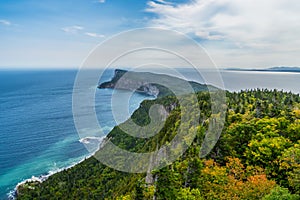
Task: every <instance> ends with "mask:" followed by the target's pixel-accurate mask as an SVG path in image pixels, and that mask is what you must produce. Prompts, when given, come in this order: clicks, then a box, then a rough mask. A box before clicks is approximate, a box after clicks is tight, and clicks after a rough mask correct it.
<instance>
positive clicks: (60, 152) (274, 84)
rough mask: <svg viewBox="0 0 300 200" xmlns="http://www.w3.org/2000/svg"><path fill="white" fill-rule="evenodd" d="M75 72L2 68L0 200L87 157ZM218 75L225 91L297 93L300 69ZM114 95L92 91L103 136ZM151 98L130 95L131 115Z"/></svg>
mask: <svg viewBox="0 0 300 200" xmlns="http://www.w3.org/2000/svg"><path fill="white" fill-rule="evenodd" d="M178 71H179V72H180V73H182V74H184V75H185V77H187V79H190V80H196V81H199V82H203V79H201V78H199V76H195V72H194V71H193V70H191V69H180V70H178ZM76 73H77V71H76V70H57V71H55V70H48V71H47V70H43V71H37V70H0V199H7V196H8V194H9V193H10V191H12V190H13V189H14V187H15V186H16V184H18V183H19V182H21V181H23V180H25V179H28V178H31V177H32V176H36V177H38V176H40V175H46V174H48V173H53V172H55V171H57V170H59V169H62V168H64V167H68V166H70V165H73V164H75V163H77V162H79V161H80V160H82V159H84V158H85V157H87V156H89V155H90V153H89V152H88V151H87V150H86V148H85V146H84V145H83V143H82V140H81V142H80V139H81V138H79V136H78V134H77V131H76V129H75V126H74V122H73V115H72V91H73V84H74V80H75V77H76ZM112 76H113V71H112V70H110V71H107V72H106V73H105V74H104V76H103V78H102V80H101V81H105V80H109V79H110V78H111V77H112ZM221 76H222V78H223V81H224V86H225V88H226V89H227V90H229V91H239V90H245V89H251V88H269V89H274V88H276V89H278V90H285V91H292V92H294V93H300V88H299V83H300V73H286V72H246V71H241V72H238V71H221ZM95 87H96V85H95ZM92 89H93V88H92ZM118 92H119V93H120V94H121V95H123V94H124V93H131V92H128V91H118ZM112 93H113V90H110V89H104V90H96V95H95V96H96V100H95V104H96V108H95V109H96V112H97V117H98V118H101V119H102V120H101V123H102V124H101V127H102V128H103V132H104V133H105V134H107V133H108V132H109V131H110V130H111V129H112V128H113V127H114V126H115V125H116V122H115V120H114V118H113V115H112V112H111V109H112V108H111V106H110V105H111V97H112ZM150 98H152V97H149V96H144V95H141V94H136V93H135V94H133V96H132V97H131V99H130V108H128V109H129V114H130V113H132V112H133V111H134V110H135V109H137V108H138V106H139V104H140V103H141V102H142V101H143V100H144V99H150ZM97 99H101V100H99V101H97ZM119 101H120V102H119V104H120V105H122V104H123V103H124V102H122V101H123V100H122V99H120V100H119ZM117 104H118V102H117ZM127 117H128V116H127ZM103 119H105V120H103Z"/></svg>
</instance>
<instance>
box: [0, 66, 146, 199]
mask: <svg viewBox="0 0 300 200" xmlns="http://www.w3.org/2000/svg"><path fill="white" fill-rule="evenodd" d="M76 73H77V72H76V71H75V70H74V71H71V70H69V71H0V199H6V198H7V193H9V192H10V191H11V190H13V189H14V187H15V186H16V184H17V183H19V182H21V181H23V180H24V179H28V178H31V177H32V176H40V175H42V174H44V175H45V174H47V173H49V172H50V173H51V172H53V171H56V170H59V169H61V168H63V167H67V166H70V165H72V164H74V163H76V162H78V161H80V160H81V159H84V158H85V157H86V156H88V155H89V152H88V151H87V150H86V149H85V147H84V145H83V144H82V143H80V142H79V139H80V138H79V136H78V134H77V132H76V129H75V127H74V122H73V116H72V90H73V84H74V79H75V76H76ZM112 75H113V71H108V72H106V74H105V76H103V80H108V79H110V78H111V76H112ZM120 92H121V93H126V91H120ZM111 95H112V90H109V89H106V90H96V111H97V113H98V117H99V118H101V119H105V120H102V122H101V123H102V124H101V127H104V129H105V130H103V131H104V133H108V132H109V131H110V130H111V129H112V128H113V127H114V126H115V125H116V124H115V122H114V120H113V116H112V114H111V107H110V106H109V105H110V102H111ZM97 97H101V101H97ZM145 98H146V97H145V96H142V95H140V94H134V95H133V97H132V98H131V107H130V109H129V110H130V112H132V111H133V110H135V109H136V108H137V107H138V106H139V104H140V102H141V101H142V100H143V99H145ZM148 98H149V97H148ZM98 99H99V98H98Z"/></svg>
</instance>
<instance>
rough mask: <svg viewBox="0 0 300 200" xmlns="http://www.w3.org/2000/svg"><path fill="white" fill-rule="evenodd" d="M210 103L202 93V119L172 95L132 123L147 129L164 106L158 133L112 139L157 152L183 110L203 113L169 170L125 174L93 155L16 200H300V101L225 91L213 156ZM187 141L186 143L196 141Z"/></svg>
mask: <svg viewBox="0 0 300 200" xmlns="http://www.w3.org/2000/svg"><path fill="white" fill-rule="evenodd" d="M217 92H218V91H216V93H217ZM185 98H186V99H187V101H188V100H189V96H188V95H187V96H186V97H185ZM210 98H211V96H210V93H209V92H197V101H198V102H197V103H196V102H194V103H195V105H196V106H199V109H200V110H201V113H200V115H197V113H194V112H197V109H195V110H183V109H182V108H181V106H180V105H179V102H178V100H177V99H176V97H174V96H166V97H161V98H157V99H155V100H145V101H143V102H142V103H141V105H140V107H139V108H138V109H137V110H136V111H135V112H134V113H133V115H132V116H131V118H132V120H133V121H134V122H135V123H137V124H139V125H146V124H148V123H150V118H149V115H148V113H149V108H150V107H151V105H154V104H160V105H164V107H165V109H166V110H167V111H168V113H169V114H168V117H167V118H166V121H165V124H164V126H163V128H162V129H161V130H160V131H159V133H158V134H156V135H154V136H153V137H149V138H136V137H133V136H130V135H128V134H127V133H125V132H123V131H122V129H121V128H120V127H118V126H116V127H115V128H114V129H113V130H112V131H111V132H110V133H109V134H108V136H107V138H110V141H111V142H113V143H114V144H115V145H117V146H118V147H120V148H122V149H126V150H128V151H131V152H138V153H140V152H151V151H153V150H155V149H157V148H159V147H160V146H162V145H164V144H168V143H169V142H170V141H172V139H173V138H174V137H175V136H176V134H177V133H178V131H179V126H180V124H181V123H183V122H181V120H182V118H181V115H183V113H189V114H190V115H191V120H192V118H193V116H198V117H199V119H200V121H199V124H197V125H196V126H194V125H193V123H187V122H185V123H187V124H184V125H185V127H186V129H185V130H186V131H187V132H189V131H195V132H196V135H195V137H194V138H192V141H191V142H190V146H189V148H188V149H187V150H186V151H185V152H184V154H183V155H182V156H180V157H179V158H178V159H177V160H176V161H174V162H172V163H169V164H168V165H167V166H166V167H163V168H161V169H155V170H152V171H151V172H150V174H147V173H126V172H120V171H117V170H115V169H112V168H110V167H107V166H105V165H104V164H102V163H101V162H99V161H98V160H97V159H95V158H94V157H90V158H88V159H86V160H84V161H83V162H81V163H79V164H77V165H75V166H74V167H72V168H70V169H66V170H64V171H62V172H59V173H57V174H54V175H52V176H50V177H49V178H48V179H47V180H46V181H44V182H42V183H38V182H30V183H26V184H24V185H22V186H20V187H19V188H18V193H17V199H20V200H22V199H117V200H133V199H134V200H144V199H145V200H147V199H149V200H150V199H151V200H153V199H156V200H160V199H172V200H173V199H178V200H201V199H203V200H204V199H208V200H212V199H219V200H227V199H245V200H246V199H249V200H252V199H253V200H254V199H255V200H256V199H263V200H279V199H280V200H297V199H300V96H299V95H298V94H293V93H291V92H283V91H278V90H267V89H255V90H247V91H241V92H226V105H221V106H223V107H224V108H225V109H226V110H227V112H226V116H225V126H224V128H223V130H222V133H221V136H220V138H219V140H218V142H217V144H216V145H215V146H214V147H213V149H212V151H211V152H210V153H209V154H208V155H206V156H205V157H201V156H199V155H200V151H201V145H202V142H203V140H204V138H205V134H206V131H207V129H208V127H209V124H210V123H211V121H210V120H209V119H210V116H211V115H212V113H211V106H212V103H211V101H210ZM125 123H126V122H125ZM184 139H186V140H187V141H186V142H187V143H188V141H189V139H190V138H184ZM149 176H150V180H151V181H147V180H146V179H147V177H148V178H149Z"/></svg>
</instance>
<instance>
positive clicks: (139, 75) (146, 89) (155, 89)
mask: <svg viewBox="0 0 300 200" xmlns="http://www.w3.org/2000/svg"><path fill="white" fill-rule="evenodd" d="M158 82H159V83H165V85H163V84H157V83H158ZM186 82H187V81H186V80H183V79H181V78H177V77H174V76H169V75H166V74H156V73H150V72H133V71H127V70H122V69H116V70H115V72H114V76H113V77H112V79H111V80H110V81H108V82H104V83H101V84H100V85H99V86H98V88H99V89H104V88H111V89H112V88H115V89H123V90H131V91H135V92H138V93H142V94H145V95H150V96H154V97H162V96H169V95H173V92H172V91H171V89H170V87H171V88H174V87H175V88H176V91H177V92H179V93H180V94H185V93H186V91H187V90H186V88H184V87H182V86H184V85H185V84H186ZM188 83H189V84H190V86H191V87H192V88H193V89H194V91H195V92H200V91H208V90H210V91H216V90H218V88H216V87H214V86H211V85H206V84H200V83H197V82H194V81H188ZM168 86H170V87H168Z"/></svg>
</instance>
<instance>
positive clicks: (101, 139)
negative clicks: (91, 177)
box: [7, 136, 106, 200]
mask: <svg viewBox="0 0 300 200" xmlns="http://www.w3.org/2000/svg"><path fill="white" fill-rule="evenodd" d="M86 138H91V137H86ZM86 138H81V139H79V142H80V143H82V144H85V142H84V140H85V139H86ZM95 138H96V137H95ZM105 138H106V136H103V137H99V138H98V139H97V140H98V141H99V144H98V148H97V149H96V150H95V152H93V153H90V154H89V155H87V156H84V158H82V159H80V160H79V161H78V162H75V163H73V164H71V165H69V166H66V167H63V168H60V169H57V170H54V171H51V170H50V171H49V172H48V173H47V174H41V175H39V176H38V177H36V176H32V177H31V178H28V179H25V180H23V181H21V182H19V183H18V184H17V185H16V186H15V187H14V189H13V190H11V191H9V192H8V193H7V199H8V200H16V198H17V194H18V187H20V186H21V185H24V184H26V183H30V182H39V183H42V182H44V181H46V180H47V179H48V178H49V177H50V176H52V175H54V174H57V173H59V172H62V171H64V170H68V169H71V168H72V167H75V166H76V165H78V164H80V163H82V162H83V161H85V160H86V159H89V158H91V157H92V156H94V155H95V153H96V152H97V151H98V150H99V149H100V148H101V146H102V144H103V142H105Z"/></svg>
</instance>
